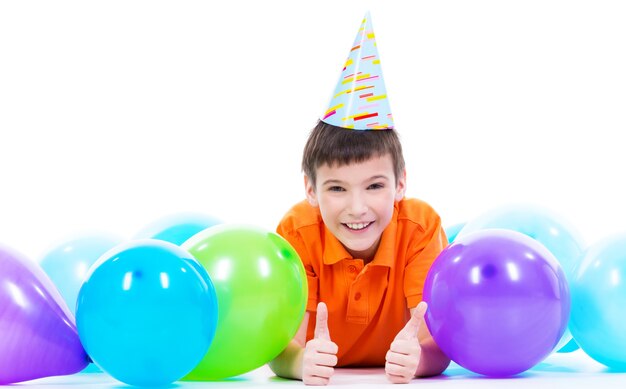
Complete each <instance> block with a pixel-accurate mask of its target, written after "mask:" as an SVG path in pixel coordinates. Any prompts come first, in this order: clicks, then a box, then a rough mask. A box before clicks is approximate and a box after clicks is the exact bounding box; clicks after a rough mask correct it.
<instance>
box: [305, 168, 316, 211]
mask: <svg viewBox="0 0 626 389" xmlns="http://www.w3.org/2000/svg"><path fill="white" fill-rule="evenodd" d="M304 192H305V194H306V199H307V200H308V201H309V204H311V206H313V207H317V206H318V202H317V194H316V193H315V186H314V185H313V182H311V180H310V179H309V176H307V175H306V174H305V175H304Z"/></svg>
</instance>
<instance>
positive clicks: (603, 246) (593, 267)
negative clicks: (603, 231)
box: [571, 233, 626, 371]
mask: <svg viewBox="0 0 626 389" xmlns="http://www.w3.org/2000/svg"><path fill="white" fill-rule="evenodd" d="M571 291H572V303H573V304H572V317H571V330H572V334H573V335H574V339H576V342H577V343H578V345H579V346H580V348H582V349H583V351H585V353H587V354H588V355H589V356H590V357H591V358H593V359H595V360H596V361H598V362H600V363H602V364H604V365H606V366H609V367H612V368H614V369H619V370H622V371H623V370H626V331H625V330H624V329H625V328H626V327H625V326H626V324H625V323H626V233H625V234H621V235H616V236H613V237H609V238H606V239H604V240H602V241H600V242H597V243H595V244H594V245H592V246H591V247H589V249H587V251H586V252H585V255H584V258H583V260H582V262H581V263H580V265H579V266H578V267H577V269H576V272H575V275H574V279H573V280H572V283H571Z"/></svg>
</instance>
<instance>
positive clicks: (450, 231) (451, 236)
mask: <svg viewBox="0 0 626 389" xmlns="http://www.w3.org/2000/svg"><path fill="white" fill-rule="evenodd" d="M465 224H466V223H458V224H454V225H452V226H449V227H446V228H445V231H446V236H447V237H448V243H452V242H454V240H455V239H456V237H457V236H458V235H459V232H461V230H462V229H463V227H465Z"/></svg>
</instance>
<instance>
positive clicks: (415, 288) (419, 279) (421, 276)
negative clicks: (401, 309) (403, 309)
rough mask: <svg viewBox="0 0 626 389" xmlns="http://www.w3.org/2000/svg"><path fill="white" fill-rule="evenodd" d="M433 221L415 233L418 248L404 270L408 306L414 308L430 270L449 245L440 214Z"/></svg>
mask: <svg viewBox="0 0 626 389" xmlns="http://www.w3.org/2000/svg"><path fill="white" fill-rule="evenodd" d="M431 221H432V223H430V225H429V226H428V227H427V229H423V228H422V229H421V231H420V230H417V231H416V233H415V234H414V237H415V239H416V242H415V245H413V247H414V248H415V249H416V250H415V251H413V253H412V254H410V256H409V258H408V260H407V265H406V268H405V271H404V295H405V296H406V301H407V307H408V308H414V307H415V306H417V304H419V302H420V301H422V295H423V291H424V282H425V281H426V276H427V274H428V271H429V270H430V267H431V265H432V264H433V262H434V261H435V259H436V258H437V256H438V255H439V253H441V251H442V250H443V249H444V248H445V247H446V246H447V245H448V238H447V237H446V233H445V231H444V229H443V227H442V226H441V220H440V218H439V216H438V215H436V214H435V216H434V217H433V220H431ZM420 232H421V233H420Z"/></svg>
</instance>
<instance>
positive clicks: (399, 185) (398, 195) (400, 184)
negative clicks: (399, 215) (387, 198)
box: [396, 169, 406, 201]
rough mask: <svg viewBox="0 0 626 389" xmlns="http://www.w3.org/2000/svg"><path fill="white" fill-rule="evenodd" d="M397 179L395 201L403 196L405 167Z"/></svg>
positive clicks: (404, 190)
mask: <svg viewBox="0 0 626 389" xmlns="http://www.w3.org/2000/svg"><path fill="white" fill-rule="evenodd" d="M397 180H398V182H397V184H396V201H400V200H402V199H403V198H404V193H405V192H406V169H404V170H403V171H402V175H401V176H400V177H398V179H397Z"/></svg>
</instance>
